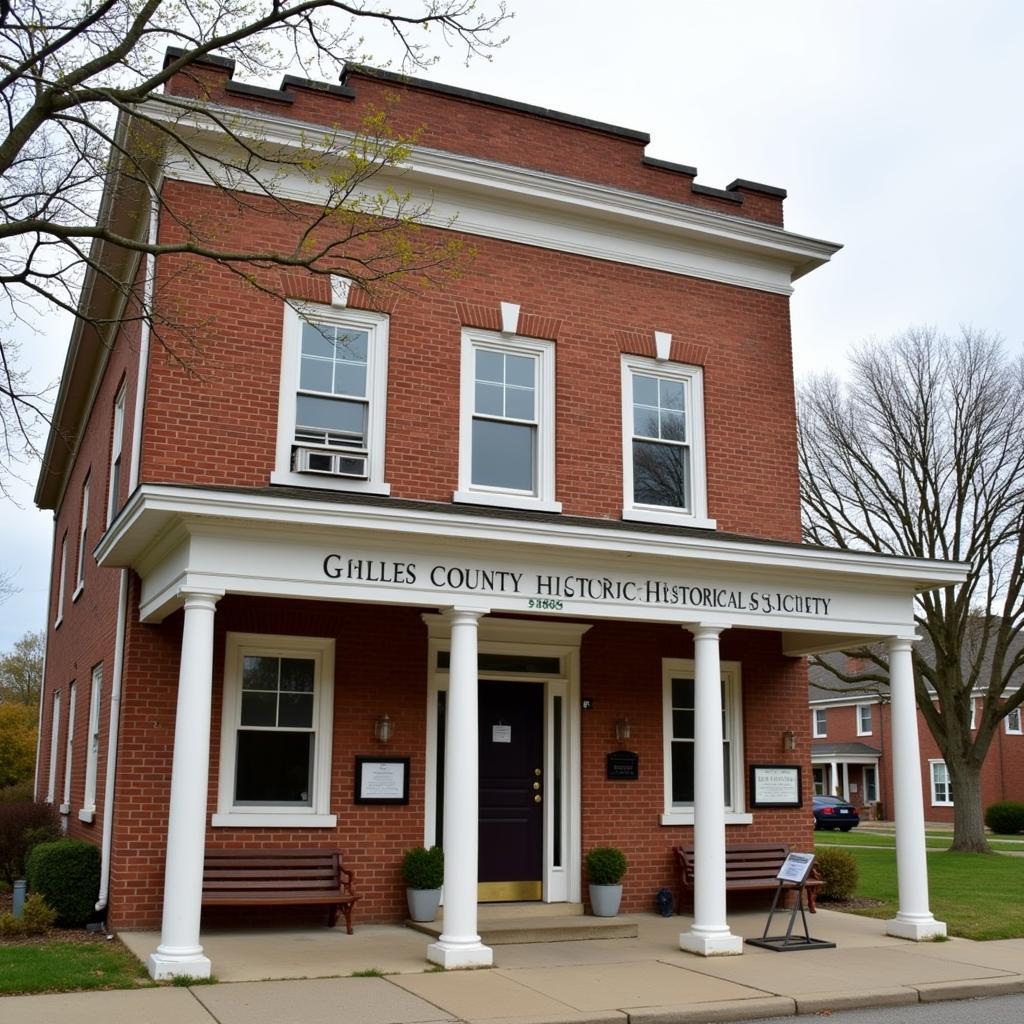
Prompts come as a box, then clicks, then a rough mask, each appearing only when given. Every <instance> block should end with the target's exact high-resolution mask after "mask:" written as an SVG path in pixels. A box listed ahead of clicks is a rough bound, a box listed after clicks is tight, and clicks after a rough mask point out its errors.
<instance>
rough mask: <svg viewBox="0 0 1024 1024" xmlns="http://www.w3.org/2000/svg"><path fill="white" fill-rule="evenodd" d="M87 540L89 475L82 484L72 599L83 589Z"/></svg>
mask: <svg viewBox="0 0 1024 1024" xmlns="http://www.w3.org/2000/svg"><path fill="white" fill-rule="evenodd" d="M88 540H89V477H86V478H85V483H84V484H82V521H81V523H80V524H79V528H78V569H77V572H76V574H75V592H74V593H73V594H72V595H71V600H72V601H74V600H75V599H76V598H77V597H78V595H79V594H80V593H81V592H82V591H83V590H84V589H85V549H86V545H87V543H88Z"/></svg>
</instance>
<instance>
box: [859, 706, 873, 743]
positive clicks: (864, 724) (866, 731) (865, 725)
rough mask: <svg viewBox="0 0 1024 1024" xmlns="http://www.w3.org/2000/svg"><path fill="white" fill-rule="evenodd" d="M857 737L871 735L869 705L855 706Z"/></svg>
mask: <svg viewBox="0 0 1024 1024" xmlns="http://www.w3.org/2000/svg"><path fill="white" fill-rule="evenodd" d="M857 735H858V736H870V735H871V705H870V704H858V705H857Z"/></svg>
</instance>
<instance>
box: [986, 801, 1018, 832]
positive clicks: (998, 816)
mask: <svg viewBox="0 0 1024 1024" xmlns="http://www.w3.org/2000/svg"><path fill="white" fill-rule="evenodd" d="M985 824H986V825H988V827H989V828H990V829H992V831H993V832H995V833H996V834H997V835H1001V836H1015V835H1016V834H1017V833H1018V832H1024V804H1022V803H1020V802H1018V801H1017V800H1000V801H999V802H998V803H994V804H989V805H988V807H987V809H986V810H985Z"/></svg>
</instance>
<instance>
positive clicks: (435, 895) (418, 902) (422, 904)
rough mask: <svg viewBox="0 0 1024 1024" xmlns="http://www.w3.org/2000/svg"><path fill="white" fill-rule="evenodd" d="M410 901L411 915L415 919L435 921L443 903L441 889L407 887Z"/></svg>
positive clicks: (406, 895)
mask: <svg viewBox="0 0 1024 1024" xmlns="http://www.w3.org/2000/svg"><path fill="white" fill-rule="evenodd" d="M405 898H406V900H408V902H409V917H410V918H411V919H412V920H413V921H433V920H434V918H435V917H437V908H438V906H439V905H440V903H441V890H440V889H406V890H405Z"/></svg>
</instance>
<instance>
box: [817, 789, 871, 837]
mask: <svg viewBox="0 0 1024 1024" xmlns="http://www.w3.org/2000/svg"><path fill="white" fill-rule="evenodd" d="M859 824H860V815H859V814H858V813H857V808H856V807H854V806H853V804H848V803H847V802H846V801H845V800H840V799H839V797H837V796H816V797H815V798H814V827H815V828H816V829H833V830H835V829H839V830H840V831H842V832H849V831H850V829H851V828H855V827H856V826H857V825H859Z"/></svg>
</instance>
